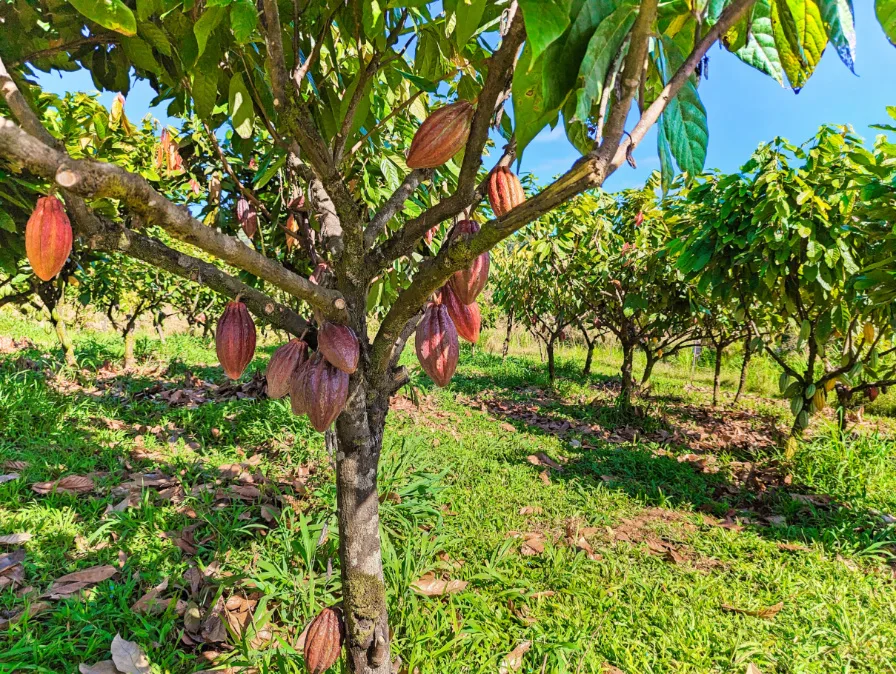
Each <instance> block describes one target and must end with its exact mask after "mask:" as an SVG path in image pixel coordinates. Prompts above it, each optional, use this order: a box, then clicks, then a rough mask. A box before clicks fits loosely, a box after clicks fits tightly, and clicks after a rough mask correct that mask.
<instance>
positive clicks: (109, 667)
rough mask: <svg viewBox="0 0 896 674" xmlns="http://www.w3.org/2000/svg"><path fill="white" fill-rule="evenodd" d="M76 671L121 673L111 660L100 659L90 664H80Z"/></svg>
mask: <svg viewBox="0 0 896 674" xmlns="http://www.w3.org/2000/svg"><path fill="white" fill-rule="evenodd" d="M78 671H79V672H80V673H81V674H121V672H119V671H118V667H116V666H115V663H114V662H112V661H111V660H101V661H100V662H95V663H94V664H92V665H85V664H81V665H80V666H79V667H78Z"/></svg>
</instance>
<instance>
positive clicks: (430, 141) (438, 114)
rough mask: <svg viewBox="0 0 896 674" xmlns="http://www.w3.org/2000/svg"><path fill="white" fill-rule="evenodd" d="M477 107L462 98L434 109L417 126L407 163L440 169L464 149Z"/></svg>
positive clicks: (413, 165) (419, 166)
mask: <svg viewBox="0 0 896 674" xmlns="http://www.w3.org/2000/svg"><path fill="white" fill-rule="evenodd" d="M472 119H473V106H472V105H471V104H470V102H469V101H458V102H457V103H452V104H451V105H446V106H445V107H443V108H439V109H438V110H436V111H435V112H433V113H432V114H431V115H430V116H429V117H427V118H426V121H424V122H423V124H421V125H420V128H419V129H417V133H415V134H414V140H412V141H411V149H410V150H409V151H408V159H407V165H408V167H410V168H415V169H416V168H436V167H438V166H441V165H442V164H444V163H446V162H447V161H448V160H449V159H451V157H453V156H454V155H456V154H457V153H458V152H460V150H461V148H463V146H464V145H465V144H466V142H467V138H468V137H469V135H470V122H471V120H472Z"/></svg>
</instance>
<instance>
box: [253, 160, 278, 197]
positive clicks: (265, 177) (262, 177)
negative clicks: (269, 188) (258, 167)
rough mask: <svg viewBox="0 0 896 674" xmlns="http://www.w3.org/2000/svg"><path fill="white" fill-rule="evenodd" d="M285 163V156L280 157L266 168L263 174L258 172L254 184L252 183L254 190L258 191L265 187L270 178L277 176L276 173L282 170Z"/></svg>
mask: <svg viewBox="0 0 896 674" xmlns="http://www.w3.org/2000/svg"><path fill="white" fill-rule="evenodd" d="M285 163H286V155H283V156H282V157H278V158H277V160H276V161H274V162H271V165H270V166H268V167H267V168H266V169H265V170H264V171H263V172H260V173H259V175H258V176H256V178H255V182H253V183H252V187H253V188H255V189H256V190H260V189H261V188H263V187H264V186H265V185H267V184H268V183H269V182H270V181H271V178H273V177H274V176H275V175H277V171H279V170H280V169H281V168H283V165H284V164H285Z"/></svg>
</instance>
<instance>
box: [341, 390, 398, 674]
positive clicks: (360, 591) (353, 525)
mask: <svg viewBox="0 0 896 674" xmlns="http://www.w3.org/2000/svg"><path fill="white" fill-rule="evenodd" d="M352 379H353V381H352V382H351V387H350V391H349V397H348V403H347V404H346V407H345V410H344V411H343V412H342V414H340V415H339V418H338V419H337V420H336V445H337V446H336V496H337V516H338V519H339V559H340V565H341V574H342V607H343V611H344V614H345V624H346V659H347V661H348V670H349V671H350V672H353V673H354V674H389V672H390V671H391V660H390V657H389V617H388V613H387V607H386V586H385V581H384V577H383V560H382V553H381V550H380V527H379V523H380V514H379V498H378V492H377V465H378V463H379V458H380V451H381V449H382V444H383V428H384V426H385V420H386V411H387V409H388V398H387V397H386V398H385V399H384V400H382V401H374V402H373V404H371V403H370V402H369V401H368V400H367V393H368V392H367V391H365V386H366V384H365V382H364V380H363V378H362V376H359V375H354V376H353V377H352Z"/></svg>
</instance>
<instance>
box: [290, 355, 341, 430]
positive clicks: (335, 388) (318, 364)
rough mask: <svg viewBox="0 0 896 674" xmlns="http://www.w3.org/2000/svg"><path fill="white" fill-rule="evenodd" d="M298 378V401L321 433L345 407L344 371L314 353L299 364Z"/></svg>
mask: <svg viewBox="0 0 896 674" xmlns="http://www.w3.org/2000/svg"><path fill="white" fill-rule="evenodd" d="M301 382H302V394H301V396H300V400H299V401H298V402H299V404H300V405H301V406H303V407H304V408H305V413H306V414H307V415H308V418H309V419H310V420H311V425H312V426H314V428H315V429H316V430H318V431H320V432H321V433H323V432H324V431H325V430H327V429H328V428H329V427H330V424H332V423H333V421H335V420H336V417H338V416H339V414H340V412H342V408H343V407H345V401H346V399H347V398H348V375H347V374H346V373H345V372H343V371H342V370H337V369H336V368H335V367H333V366H332V365H330V363H328V362H327V360H326V359H325V358H324V357H323V356H322V355H321V354H320V353H317V354H315V355H314V357H313V358H312V359H311V360H309V361H308V363H306V364H305V366H304V367H303V368H302V372H301Z"/></svg>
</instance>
